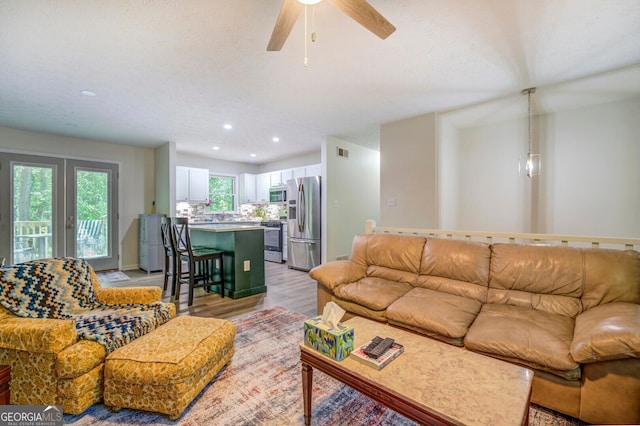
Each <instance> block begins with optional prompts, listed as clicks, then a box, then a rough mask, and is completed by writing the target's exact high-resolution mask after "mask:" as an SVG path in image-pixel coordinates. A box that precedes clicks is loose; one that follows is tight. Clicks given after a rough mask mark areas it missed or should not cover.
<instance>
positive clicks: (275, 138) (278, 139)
mask: <svg viewBox="0 0 640 426" xmlns="http://www.w3.org/2000/svg"><path fill="white" fill-rule="evenodd" d="M272 140H273V141H274V142H280V138H279V137H277V136H274V137H273V139H272Z"/></svg>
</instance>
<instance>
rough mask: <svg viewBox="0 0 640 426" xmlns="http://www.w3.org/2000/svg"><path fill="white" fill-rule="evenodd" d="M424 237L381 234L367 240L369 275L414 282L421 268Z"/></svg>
mask: <svg viewBox="0 0 640 426" xmlns="http://www.w3.org/2000/svg"><path fill="white" fill-rule="evenodd" d="M425 240H426V239H425V238H424V237H415V236H404V235H391V234H379V235H377V234H376V235H371V236H370V238H369V240H368V242H367V254H366V262H367V265H368V269H367V276H370V277H376V278H383V279H386V280H390V281H400V282H405V283H410V284H413V283H414V282H415V280H416V278H417V276H418V271H419V270H420V259H421V257H422V249H423V248H424V243H425Z"/></svg>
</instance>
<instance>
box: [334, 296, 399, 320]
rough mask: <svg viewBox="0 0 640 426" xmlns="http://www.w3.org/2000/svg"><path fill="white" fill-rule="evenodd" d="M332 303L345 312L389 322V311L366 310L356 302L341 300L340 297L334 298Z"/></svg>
mask: <svg viewBox="0 0 640 426" xmlns="http://www.w3.org/2000/svg"><path fill="white" fill-rule="evenodd" d="M331 299H332V301H333V302H335V303H337V304H338V306H340V307H341V308H342V309H344V310H345V311H347V312H349V313H352V314H356V315H358V316H361V317H365V318H369V319H372V320H374V321H381V322H387V310H386V309H383V310H381V311H375V310H373V309H369V308H366V307H364V306H362V305H358V304H357V303H354V302H349V301H348V300H343V299H340V298H339V297H336V296H333V297H332V298H331Z"/></svg>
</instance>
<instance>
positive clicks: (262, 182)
mask: <svg viewBox="0 0 640 426" xmlns="http://www.w3.org/2000/svg"><path fill="white" fill-rule="evenodd" d="M270 186H271V176H270V173H261V174H259V175H257V176H256V201H258V202H267V203H268V202H269V187H270Z"/></svg>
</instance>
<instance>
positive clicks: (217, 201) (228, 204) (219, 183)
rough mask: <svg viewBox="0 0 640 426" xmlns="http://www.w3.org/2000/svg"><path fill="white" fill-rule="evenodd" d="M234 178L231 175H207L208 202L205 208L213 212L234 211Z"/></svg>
mask: <svg viewBox="0 0 640 426" xmlns="http://www.w3.org/2000/svg"><path fill="white" fill-rule="evenodd" d="M235 186H236V178H235V177H233V176H217V175H211V176H209V203H208V207H207V209H208V210H209V211H214V212H231V211H235V209H236V208H235V207H236V195H235Z"/></svg>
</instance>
